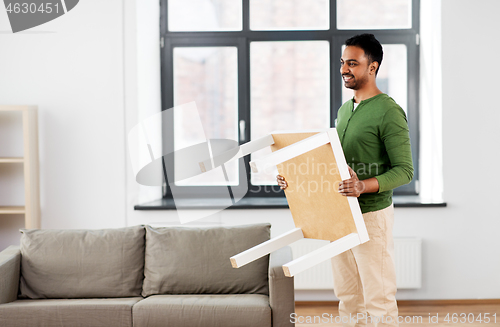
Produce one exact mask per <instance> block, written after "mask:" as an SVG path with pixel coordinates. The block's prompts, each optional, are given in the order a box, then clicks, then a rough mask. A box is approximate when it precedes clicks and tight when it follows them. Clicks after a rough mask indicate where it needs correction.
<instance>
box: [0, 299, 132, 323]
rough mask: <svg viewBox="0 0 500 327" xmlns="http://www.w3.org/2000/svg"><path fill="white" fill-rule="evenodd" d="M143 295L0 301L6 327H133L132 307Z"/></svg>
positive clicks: (1, 319) (0, 317)
mask: <svg viewBox="0 0 500 327" xmlns="http://www.w3.org/2000/svg"><path fill="white" fill-rule="evenodd" d="M140 300H142V298H141V297H134V298H113V299H69V300H68V299H64V300H63V299H42V300H17V301H14V302H10V303H6V304H2V305H0V326H2V327H18V326H19V327H21V326H22V327H25V326H30V327H42V326H43V327H45V326H46V327H79V326H81V327H87V326H93V327H101V326H102V327H110V326H130V327H132V307H133V305H134V304H135V303H137V302H138V301H140Z"/></svg>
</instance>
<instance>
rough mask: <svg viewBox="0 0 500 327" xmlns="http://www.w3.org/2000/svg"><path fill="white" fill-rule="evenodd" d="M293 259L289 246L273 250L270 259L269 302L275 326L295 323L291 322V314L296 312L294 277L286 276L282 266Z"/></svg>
mask: <svg viewBox="0 0 500 327" xmlns="http://www.w3.org/2000/svg"><path fill="white" fill-rule="evenodd" d="M292 259H293V257H292V249H291V248H290V247H289V246H285V247H284V248H281V249H279V250H278V251H274V252H272V253H271V256H270V259H269V304H270V305H271V312H272V317H273V318H272V319H273V324H272V326H273V327H284V326H294V325H295V324H293V323H292V322H290V319H291V318H290V314H292V313H293V312H295V293H294V286H293V277H286V276H285V273H284V272H283V267H282V265H284V264H285V263H288V262H290V261H292Z"/></svg>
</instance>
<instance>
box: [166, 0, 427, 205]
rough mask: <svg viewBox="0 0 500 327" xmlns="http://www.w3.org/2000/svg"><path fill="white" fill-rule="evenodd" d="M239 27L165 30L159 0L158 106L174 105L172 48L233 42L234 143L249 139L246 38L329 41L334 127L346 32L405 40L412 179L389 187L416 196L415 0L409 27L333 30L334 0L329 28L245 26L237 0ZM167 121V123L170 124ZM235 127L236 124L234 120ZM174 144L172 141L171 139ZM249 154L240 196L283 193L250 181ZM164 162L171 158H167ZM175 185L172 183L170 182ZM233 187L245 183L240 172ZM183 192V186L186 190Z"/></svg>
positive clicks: (204, 193)
mask: <svg viewBox="0 0 500 327" xmlns="http://www.w3.org/2000/svg"><path fill="white" fill-rule="evenodd" d="M242 5H243V6H242V10H243V13H242V19H243V21H242V23H243V24H242V30H241V31H216V32H206V31H203V32H170V31H168V0H160V38H161V39H160V41H161V47H160V52H161V53H160V58H161V103H162V110H167V109H169V108H172V107H173V106H174V92H173V82H174V81H173V69H174V67H173V50H174V48H175V47H179V46H181V47H202V46H210V47H216V46H234V47H236V48H237V53H238V59H237V62H238V68H237V72H238V87H237V90H238V120H237V121H238V122H239V121H240V120H244V121H245V122H246V126H245V127H246V128H245V140H244V141H242V140H241V139H240V133H238V138H239V139H238V142H239V144H242V143H245V142H247V141H249V140H250V131H251V121H250V116H251V103H250V101H251V100H250V98H251V97H250V43H251V42H254V41H314V40H321V41H328V42H329V43H330V126H331V127H333V126H334V121H335V119H336V118H337V111H338V109H339V108H340V106H341V105H342V87H343V85H342V81H341V78H340V73H339V71H340V60H339V58H340V56H341V48H342V45H343V43H344V42H345V40H346V39H348V38H349V37H351V36H353V35H355V34H361V33H373V34H375V35H376V37H377V39H378V40H379V41H380V43H382V44H405V45H406V49H407V60H408V61H407V76H408V84H407V95H408V98H407V99H408V100H407V101H408V104H407V105H408V107H407V115H408V124H409V129H410V139H411V141H412V156H413V164H414V170H415V173H414V178H413V180H412V182H411V183H409V184H407V185H403V186H401V187H399V188H397V189H396V190H395V191H394V194H395V195H418V193H419V190H418V178H419V111H420V110H419V108H420V107H419V88H420V84H419V83H420V51H419V44H418V43H419V31H420V0H412V15H411V16H412V26H411V28H409V29H390V30H382V29H370V30H366V29H356V30H339V29H337V5H336V0H329V6H330V8H329V9H330V12H329V15H330V29H329V30H290V31H289V30H287V31H280V30H269V31H261V30H258V31H252V30H250V0H242ZM169 124H170V125H169ZM166 127H167V128H164V129H163V130H164V133H167V135H164V138H163V139H164V140H165V139H166V140H173V127H174V126H173V121H167V126H166ZM238 130H239V124H238ZM172 143H173V142H172ZM163 148H164V153H168V152H170V151H168V150H172V148H173V144H164V145H163ZM249 161H250V156H246V157H245V158H244V165H245V167H246V182H247V183H248V192H247V193H246V195H245V198H255V197H257V198H269V197H273V198H276V197H280V198H282V197H284V192H282V191H280V189H279V187H278V186H266V188H264V189H263V187H261V186H257V185H252V184H251V182H250V172H251V170H250V168H249ZM167 164H168V165H169V166H170V164H172V163H167ZM174 187H176V186H174ZM238 187H246V184H245V181H244V180H242V173H241V171H240V183H239V186H238ZM179 188H189V194H190V195H191V196H199V197H200V198H207V197H208V198H210V197H212V198H213V197H217V195H218V194H224V193H226V194H227V186H180V187H179ZM186 192H188V191H187V189H186ZM163 198H164V199H172V191H171V188H170V185H169V184H168V183H166V185H165V187H164V188H163Z"/></svg>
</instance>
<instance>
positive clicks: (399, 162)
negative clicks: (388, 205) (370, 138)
mask: <svg viewBox="0 0 500 327" xmlns="http://www.w3.org/2000/svg"><path fill="white" fill-rule="evenodd" d="M380 137H381V139H382V141H383V142H384V146H385V149H386V151H387V155H388V157H389V161H390V163H391V168H390V169H389V170H388V171H386V172H385V173H383V174H381V175H378V176H376V178H377V180H378V183H379V193H380V192H384V191H389V190H392V189H395V188H396V187H399V186H401V185H404V184H408V183H409V182H411V180H412V179H413V161H412V157H411V145H410V133H409V129H408V122H407V120H406V115H405V113H404V111H403V109H401V108H394V109H391V110H388V111H387V112H386V114H385V115H384V118H383V120H382V124H381V126H380Z"/></svg>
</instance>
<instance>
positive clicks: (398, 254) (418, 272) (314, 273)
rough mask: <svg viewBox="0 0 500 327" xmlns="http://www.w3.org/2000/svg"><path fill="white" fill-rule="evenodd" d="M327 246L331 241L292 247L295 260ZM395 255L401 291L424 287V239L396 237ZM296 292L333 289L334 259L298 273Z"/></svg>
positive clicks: (299, 244)
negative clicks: (332, 264)
mask: <svg viewBox="0 0 500 327" xmlns="http://www.w3.org/2000/svg"><path fill="white" fill-rule="evenodd" d="M327 244H328V242H327V241H319V240H311V239H304V240H300V241H297V242H295V243H293V244H291V245H290V247H291V248H292V252H293V258H294V259H296V258H299V257H301V256H303V255H304V254H307V253H309V252H311V251H314V250H316V249H318V248H320V247H322V246H324V245H327ZM394 252H395V258H394V261H395V264H396V280H397V285H398V288H399V289H403V288H420V287H421V286H422V240H421V239H419V238H395V239H394ZM295 289H296V290H331V289H333V279H332V267H331V262H330V260H327V261H325V262H322V263H321V264H319V265H317V266H315V267H313V268H311V269H308V270H306V271H304V272H301V273H300V274H297V275H296V276H295Z"/></svg>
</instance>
